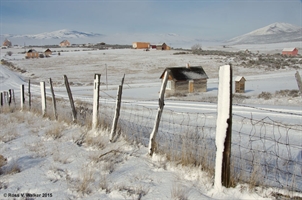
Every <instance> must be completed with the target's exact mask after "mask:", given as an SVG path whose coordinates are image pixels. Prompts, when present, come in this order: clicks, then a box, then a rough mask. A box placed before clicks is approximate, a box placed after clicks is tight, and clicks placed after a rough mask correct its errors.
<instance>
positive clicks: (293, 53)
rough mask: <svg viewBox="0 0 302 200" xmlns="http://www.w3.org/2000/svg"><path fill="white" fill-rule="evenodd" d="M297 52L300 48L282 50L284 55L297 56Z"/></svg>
mask: <svg viewBox="0 0 302 200" xmlns="http://www.w3.org/2000/svg"><path fill="white" fill-rule="evenodd" d="M297 54H298V49H297V48H284V49H283V50H282V55H287V56H296V55H297Z"/></svg>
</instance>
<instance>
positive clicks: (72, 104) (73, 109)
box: [64, 75, 77, 123]
mask: <svg viewBox="0 0 302 200" xmlns="http://www.w3.org/2000/svg"><path fill="white" fill-rule="evenodd" d="M64 82H65V87H66V90H67V94H68V97H69V102H70V106H71V109H72V121H73V122H74V123H75V122H76V121H77V111H76V109H75V106H74V101H73V98H72V93H71V90H70V86H69V82H68V78H67V76H66V75H64Z"/></svg>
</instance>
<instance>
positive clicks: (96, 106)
mask: <svg viewBox="0 0 302 200" xmlns="http://www.w3.org/2000/svg"><path fill="white" fill-rule="evenodd" d="M100 79H101V74H94V88H93V108H92V129H96V127H97V125H98V113H99V98H100Z"/></svg>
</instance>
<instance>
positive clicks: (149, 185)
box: [0, 47, 302, 199]
mask: <svg viewBox="0 0 302 200" xmlns="http://www.w3.org/2000/svg"><path fill="white" fill-rule="evenodd" d="M209 48H210V47H209ZM36 50H38V51H39V50H40V51H42V49H36ZM57 50H62V49H57ZM66 50H72V49H69V48H68V49H66ZM79 50H80V51H72V52H62V53H61V55H60V56H58V55H57V54H56V53H54V54H53V55H52V56H51V58H42V59H24V54H18V52H20V51H22V49H8V50H6V49H5V50H1V59H2V58H4V59H6V60H8V61H10V62H12V63H14V64H15V66H16V67H18V68H20V69H24V70H26V72H25V73H23V74H20V73H16V72H12V71H10V70H9V69H7V68H6V67H5V66H2V65H1V66H0V83H1V85H0V90H1V91H4V90H8V89H14V90H15V94H16V97H18V96H20V92H19V91H20V84H25V86H26V84H27V80H29V79H30V80H31V82H32V83H33V85H32V86H31V90H32V93H35V94H36V95H39V94H40V88H39V85H38V83H39V82H40V81H46V82H48V79H49V78H52V80H53V82H54V83H55V88H54V89H55V93H56V96H57V97H64V98H67V94H66V90H65V87H64V85H63V75H64V74H65V75H67V76H68V78H69V81H70V82H72V84H71V90H72V92H73V95H74V98H75V99H81V100H83V101H89V102H92V94H93V91H92V82H93V75H94V73H101V74H102V77H101V82H102V83H103V85H102V86H101V89H102V92H101V98H102V99H104V98H106V99H107V103H108V102H110V101H111V102H112V104H114V98H115V96H116V89H117V84H119V83H120V81H121V79H122V76H123V74H126V78H125V86H124V90H123V99H124V101H128V102H129V101H133V102H136V103H137V105H143V106H146V107H155V108H156V106H157V99H158V91H159V89H160V85H161V81H160V79H159V76H160V75H161V73H162V72H163V70H164V69H165V68H166V67H178V66H185V64H186V63H190V65H191V66H199V65H200V66H203V68H204V69H205V71H206V73H207V74H208V76H209V80H208V91H207V92H206V93H196V94H195V93H194V94H190V95H188V96H187V97H182V98H180V97H179V98H175V97H171V98H169V99H167V100H166V102H165V104H166V105H165V108H167V109H169V110H175V111H179V112H181V111H184V112H197V113H198V112H201V113H205V112H207V111H208V112H215V111H216V109H217V107H216V105H215V104H209V103H202V101H204V100H207V99H209V98H212V97H217V91H218V69H219V66H222V65H224V64H228V63H229V62H230V61H229V60H228V59H226V58H225V57H220V56H197V55H192V54H186V55H173V53H175V52H179V51H155V50H154V51H153V50H152V51H149V52H146V51H143V50H131V49H124V50H97V51H81V49H79ZM271 50H274V49H270V50H269V51H271ZM7 51H13V55H12V56H7V55H5V54H6V52H7ZM233 67H234V76H237V75H240V76H244V77H245V78H246V80H247V82H246V93H245V94H244V95H245V96H247V97H249V98H246V99H243V100H240V101H239V100H238V102H237V103H240V104H243V105H244V106H250V107H242V106H240V105H239V106H238V107H237V106H234V112H235V113H240V114H242V115H245V114H246V115H250V114H254V115H255V116H261V117H263V116H267V115H271V116H270V117H272V116H273V117H275V119H279V120H280V121H282V122H285V123H294V124H299V123H300V124H301V123H302V118H301V112H302V100H301V99H302V98H301V97H300V96H299V97H274V96H273V97H272V98H271V99H269V100H264V99H261V98H258V97H257V96H258V95H259V94H260V93H261V92H263V91H265V92H270V93H272V94H274V93H275V92H276V91H279V90H285V89H288V90H297V89H298V86H297V83H296V80H295V77H294V75H295V73H296V70H293V69H291V68H285V69H281V70H276V71H263V70H261V69H260V70H259V69H258V70H255V69H248V68H244V67H241V66H239V65H236V63H234V65H233ZM301 67H302V66H300V69H301ZM106 71H107V80H108V81H106ZM299 72H300V74H302V70H299ZM106 82H107V83H108V89H107V86H106ZM47 93H48V94H50V93H49V87H47ZM153 100H154V101H153ZM192 101H194V102H192ZM252 107H258V109H254V108H252ZM259 108H260V109H259ZM268 110H277V111H280V113H281V114H280V113H279V114H276V113H271V112H270V111H268ZM282 113H296V114H297V116H296V117H293V118H292V119H291V118H290V117H289V116H288V115H287V114H282ZM0 118H1V120H0V123H1V135H0V140H1V141H0V154H1V155H3V156H4V157H6V158H7V159H8V160H7V165H5V166H3V167H2V172H3V174H2V175H1V180H0V195H1V198H4V199H13V197H5V196H4V195H7V194H12V195H13V194H15V195H19V196H20V197H19V198H17V199H24V198H22V197H21V195H22V194H23V193H29V194H33V195H39V194H41V195H43V194H44V195H46V196H48V198H50V199H51V198H52V199H81V198H82V199H173V198H174V199H271V198H274V197H273V194H274V193H284V194H285V195H293V196H302V195H301V194H296V193H292V192H290V193H287V192H286V191H282V190H280V189H277V188H255V189H253V190H251V191H250V190H249V189H248V188H249V187H248V185H244V184H240V185H238V186H237V187H236V188H229V189H226V188H224V189H223V190H222V191H221V190H217V189H216V188H214V186H213V177H211V176H210V175H209V174H207V173H206V172H203V171H202V170H201V169H200V168H199V167H194V166H187V167H183V166H181V165H178V164H176V163H173V162H168V161H167V160H166V158H165V157H164V156H161V155H154V156H153V157H152V158H150V157H148V156H147V148H146V147H144V146H142V145H140V144H132V145H130V144H129V143H128V142H126V141H125V140H124V139H123V138H120V139H119V140H118V142H116V143H113V144H111V143H109V142H108V130H106V129H105V130H99V131H97V132H93V131H89V130H87V129H86V128H85V127H80V126H77V125H70V124H65V123H63V122H54V121H50V120H48V119H41V117H40V116H39V114H33V113H28V112H18V111H17V112H14V113H7V112H5V113H1V114H0ZM55 134H60V137H58V138H55V137H54V135H55ZM83 134H86V140H85V142H84V143H83V144H82V145H77V143H78V140H80V138H81V136H82V135H83ZM297 142H298V141H297ZM78 144H79V143H78ZM300 145H301V144H300ZM297 156H298V155H297ZM14 168H17V169H19V171H20V172H19V173H15V174H10V173H9V172H10V171H12V169H14ZM50 196H52V197H50ZM37 199H40V198H37Z"/></svg>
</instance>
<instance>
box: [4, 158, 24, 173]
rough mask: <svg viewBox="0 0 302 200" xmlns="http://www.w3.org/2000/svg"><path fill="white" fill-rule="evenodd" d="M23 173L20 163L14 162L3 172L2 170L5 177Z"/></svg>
mask: <svg viewBox="0 0 302 200" xmlns="http://www.w3.org/2000/svg"><path fill="white" fill-rule="evenodd" d="M19 172H21V169H20V166H19V165H18V163H17V162H16V161H15V160H13V161H11V162H10V163H9V165H7V166H5V167H3V168H2V169H1V170H0V174H4V175H7V174H16V173H19Z"/></svg>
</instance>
